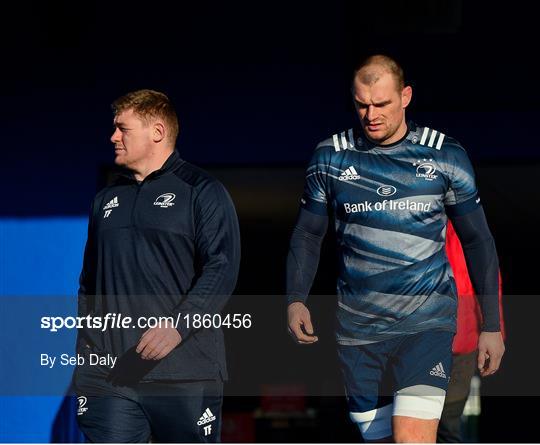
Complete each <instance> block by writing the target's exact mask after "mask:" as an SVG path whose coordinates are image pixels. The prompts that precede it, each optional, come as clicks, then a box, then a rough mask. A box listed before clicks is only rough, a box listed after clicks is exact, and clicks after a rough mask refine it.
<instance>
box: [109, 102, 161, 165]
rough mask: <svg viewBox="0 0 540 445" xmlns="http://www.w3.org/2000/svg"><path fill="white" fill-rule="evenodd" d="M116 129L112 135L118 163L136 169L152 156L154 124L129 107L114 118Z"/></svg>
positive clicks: (115, 160) (116, 162)
mask: <svg viewBox="0 0 540 445" xmlns="http://www.w3.org/2000/svg"><path fill="white" fill-rule="evenodd" d="M114 126H115V130H114V133H113V135H112V136H111V142H112V143H113V144H114V153H115V156H116V157H115V159H114V162H115V164H116V165H121V166H122V167H126V168H129V169H131V170H136V169H137V166H139V165H141V164H144V163H145V161H147V160H148V159H150V158H151V156H152V149H153V145H152V131H153V128H152V125H145V123H144V122H143V121H142V120H141V119H140V118H139V117H138V116H137V115H136V114H135V113H134V112H133V110H131V109H129V110H126V111H123V112H121V113H119V114H117V115H116V117H115V118H114Z"/></svg>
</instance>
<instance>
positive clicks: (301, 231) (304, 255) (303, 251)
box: [286, 209, 328, 304]
mask: <svg viewBox="0 0 540 445" xmlns="http://www.w3.org/2000/svg"><path fill="white" fill-rule="evenodd" d="M327 228H328V217H327V216H322V215H316V214H314V213H311V212H309V211H307V210H305V209H300V213H299V215H298V220H297V222H296V226H295V228H294V230H293V234H292V236H291V241H290V245H289V253H288V255H287V290H286V292H287V300H288V303H289V304H290V303H293V302H295V301H300V302H303V303H305V301H306V300H307V296H308V294H309V291H310V289H311V286H312V285H313V281H314V279H315V275H316V273H317V267H318V265H319V257H320V251H321V244H322V241H323V239H324V235H325V233H326V230H327Z"/></svg>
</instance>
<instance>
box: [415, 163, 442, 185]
mask: <svg viewBox="0 0 540 445" xmlns="http://www.w3.org/2000/svg"><path fill="white" fill-rule="evenodd" d="M413 166H414V167H416V177H417V178H424V179H425V180H426V181H433V180H434V179H437V177H438V175H436V174H435V172H436V171H437V170H436V169H435V165H433V159H422V160H420V159H419V160H418V161H416V162H414V163H413Z"/></svg>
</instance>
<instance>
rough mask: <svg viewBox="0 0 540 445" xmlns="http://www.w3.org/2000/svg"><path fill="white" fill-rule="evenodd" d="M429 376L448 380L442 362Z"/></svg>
mask: <svg viewBox="0 0 540 445" xmlns="http://www.w3.org/2000/svg"><path fill="white" fill-rule="evenodd" d="M429 374H430V375H433V376H435V377H442V378H443V379H445V378H446V374H445V372H444V368H443V365H442V363H441V362H439V364H438V365H437V366H435V367H434V368H433V369H432V370H431V371H429Z"/></svg>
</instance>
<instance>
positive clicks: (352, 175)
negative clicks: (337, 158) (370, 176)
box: [339, 165, 360, 181]
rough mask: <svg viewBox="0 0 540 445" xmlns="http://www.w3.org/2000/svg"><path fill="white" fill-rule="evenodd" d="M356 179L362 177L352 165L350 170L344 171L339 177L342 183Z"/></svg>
mask: <svg viewBox="0 0 540 445" xmlns="http://www.w3.org/2000/svg"><path fill="white" fill-rule="evenodd" d="M354 179H360V176H359V175H358V172H357V171H356V169H355V168H354V167H353V166H352V165H351V166H350V167H349V168H348V169H346V170H343V173H341V175H339V180H340V181H351V180H354Z"/></svg>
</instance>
